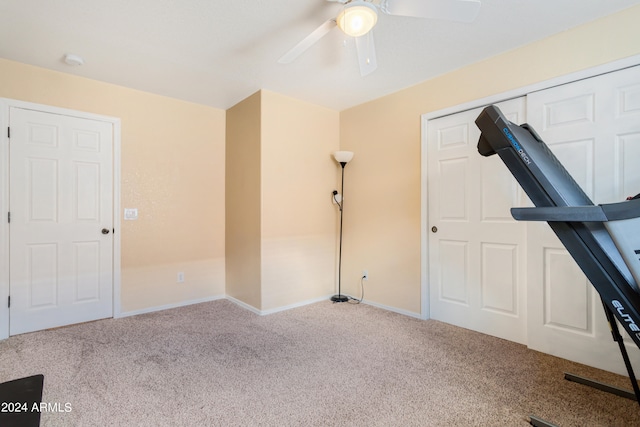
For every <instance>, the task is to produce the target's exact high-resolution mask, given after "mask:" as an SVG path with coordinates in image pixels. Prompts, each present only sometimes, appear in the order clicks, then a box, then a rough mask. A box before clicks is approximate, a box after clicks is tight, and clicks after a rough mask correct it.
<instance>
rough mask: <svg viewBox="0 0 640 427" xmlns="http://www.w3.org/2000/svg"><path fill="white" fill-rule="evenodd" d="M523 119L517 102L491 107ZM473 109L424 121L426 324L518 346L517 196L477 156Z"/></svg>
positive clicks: (501, 170)
mask: <svg viewBox="0 0 640 427" xmlns="http://www.w3.org/2000/svg"><path fill="white" fill-rule="evenodd" d="M498 106H499V107H500V108H501V110H502V111H503V113H504V114H505V115H506V116H507V117H508V118H509V120H511V121H513V122H516V123H520V122H521V121H522V120H523V119H524V113H525V100H524V98H523V97H522V98H518V99H512V100H509V101H505V102H501V103H499V104H498ZM480 111H482V109H481V108H477V109H473V110H468V111H464V112H461V113H457V114H453V115H450V116H445V117H441V118H437V119H434V120H430V121H429V122H428V123H427V138H428V151H427V159H428V177H427V182H428V189H427V193H428V203H429V204H428V212H429V221H428V233H429V284H430V293H429V297H430V298H429V299H430V312H431V318H432V319H436V320H441V321H443V322H447V323H451V324H454V325H457V326H461V327H464V328H468V329H473V330H476V331H479V332H483V333H486V334H489V335H494V336H497V337H500V338H504V339H508V340H511V341H516V342H519V343H526V333H527V331H526V325H527V317H526V299H525V298H526V288H525V276H524V274H525V263H524V261H525V258H524V257H525V246H526V240H525V225H524V224H522V223H518V222H516V221H515V220H513V218H512V217H511V214H510V208H511V207H512V206H514V205H519V204H520V203H521V197H522V194H523V192H522V191H521V189H520V187H519V185H518V183H517V182H516V180H515V179H514V178H513V177H512V176H511V173H510V172H509V170H507V168H505V167H504V165H503V164H502V161H501V160H500V158H499V157H498V156H492V157H488V158H484V157H481V156H480V155H479V154H478V150H477V148H476V147H477V144H478V138H479V137H480V131H479V129H478V127H477V126H476V125H475V119H476V118H477V117H478V114H480Z"/></svg>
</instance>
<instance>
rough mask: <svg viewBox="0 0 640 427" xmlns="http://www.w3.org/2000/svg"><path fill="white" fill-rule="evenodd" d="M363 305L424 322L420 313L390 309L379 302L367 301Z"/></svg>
mask: <svg viewBox="0 0 640 427" xmlns="http://www.w3.org/2000/svg"><path fill="white" fill-rule="evenodd" d="M362 304H367V305H370V306H373V307H376V308H381V309H383V310H387V311H392V312H394V313H398V314H402V315H405V316H409V317H415V318H416V319H420V320H424V319H423V317H422V315H421V314H420V313H414V312H413V311H407V310H402V309H400V308H395V307H390V306H388V305H384V304H378V303H377V302H371V301H367V300H364V301H362Z"/></svg>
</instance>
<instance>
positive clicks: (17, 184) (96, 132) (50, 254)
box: [9, 107, 113, 335]
mask: <svg viewBox="0 0 640 427" xmlns="http://www.w3.org/2000/svg"><path fill="white" fill-rule="evenodd" d="M9 124H10V128H11V138H10V148H9V150H10V159H9V174H10V189H9V209H10V211H11V222H10V226H9V230H10V231H9V233H10V245H9V253H10V265H9V269H10V271H9V275H10V298H11V306H10V334H11V335H15V334H20V333H24V332H30V331H35V330H40V329H46V328H52V327H57V326H62V325H68V324H72V323H79V322H84V321H89V320H95V319H101V318H106V317H111V316H112V315H113V296H112V295H113V238H112V235H113V234H112V229H113V166H112V162H113V151H112V150H113V129H112V127H113V126H112V124H111V123H107V122H102V121H97V120H89V119H83V118H77V117H71V116H66V115H61V114H52V113H45V112H40V111H34V110H28V109H22V108H16V107H12V108H10V111H9Z"/></svg>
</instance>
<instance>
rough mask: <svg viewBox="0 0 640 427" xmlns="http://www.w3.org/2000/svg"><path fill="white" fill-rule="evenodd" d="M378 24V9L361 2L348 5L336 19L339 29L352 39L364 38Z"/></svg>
mask: <svg viewBox="0 0 640 427" xmlns="http://www.w3.org/2000/svg"><path fill="white" fill-rule="evenodd" d="M376 22H378V13H377V12H376V7H375V6H374V5H372V4H371V3H367V2H365V1H361V0H356V1H352V2H351V3H349V4H347V5H346V6H345V8H344V9H343V10H342V12H340V14H339V15H338V17H337V18H336V24H338V27H340V29H341V30H342V31H344V33H345V34H346V35H348V36H352V37H360V36H364V35H365V34H367V33H368V32H369V31H371V29H372V28H373V27H374V26H375V25H376Z"/></svg>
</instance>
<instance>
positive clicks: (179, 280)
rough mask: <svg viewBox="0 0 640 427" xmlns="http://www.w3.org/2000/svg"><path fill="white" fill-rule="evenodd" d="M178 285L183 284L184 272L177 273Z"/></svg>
mask: <svg viewBox="0 0 640 427" xmlns="http://www.w3.org/2000/svg"><path fill="white" fill-rule="evenodd" d="M178 283H184V272H182V271H180V272H178Z"/></svg>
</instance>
